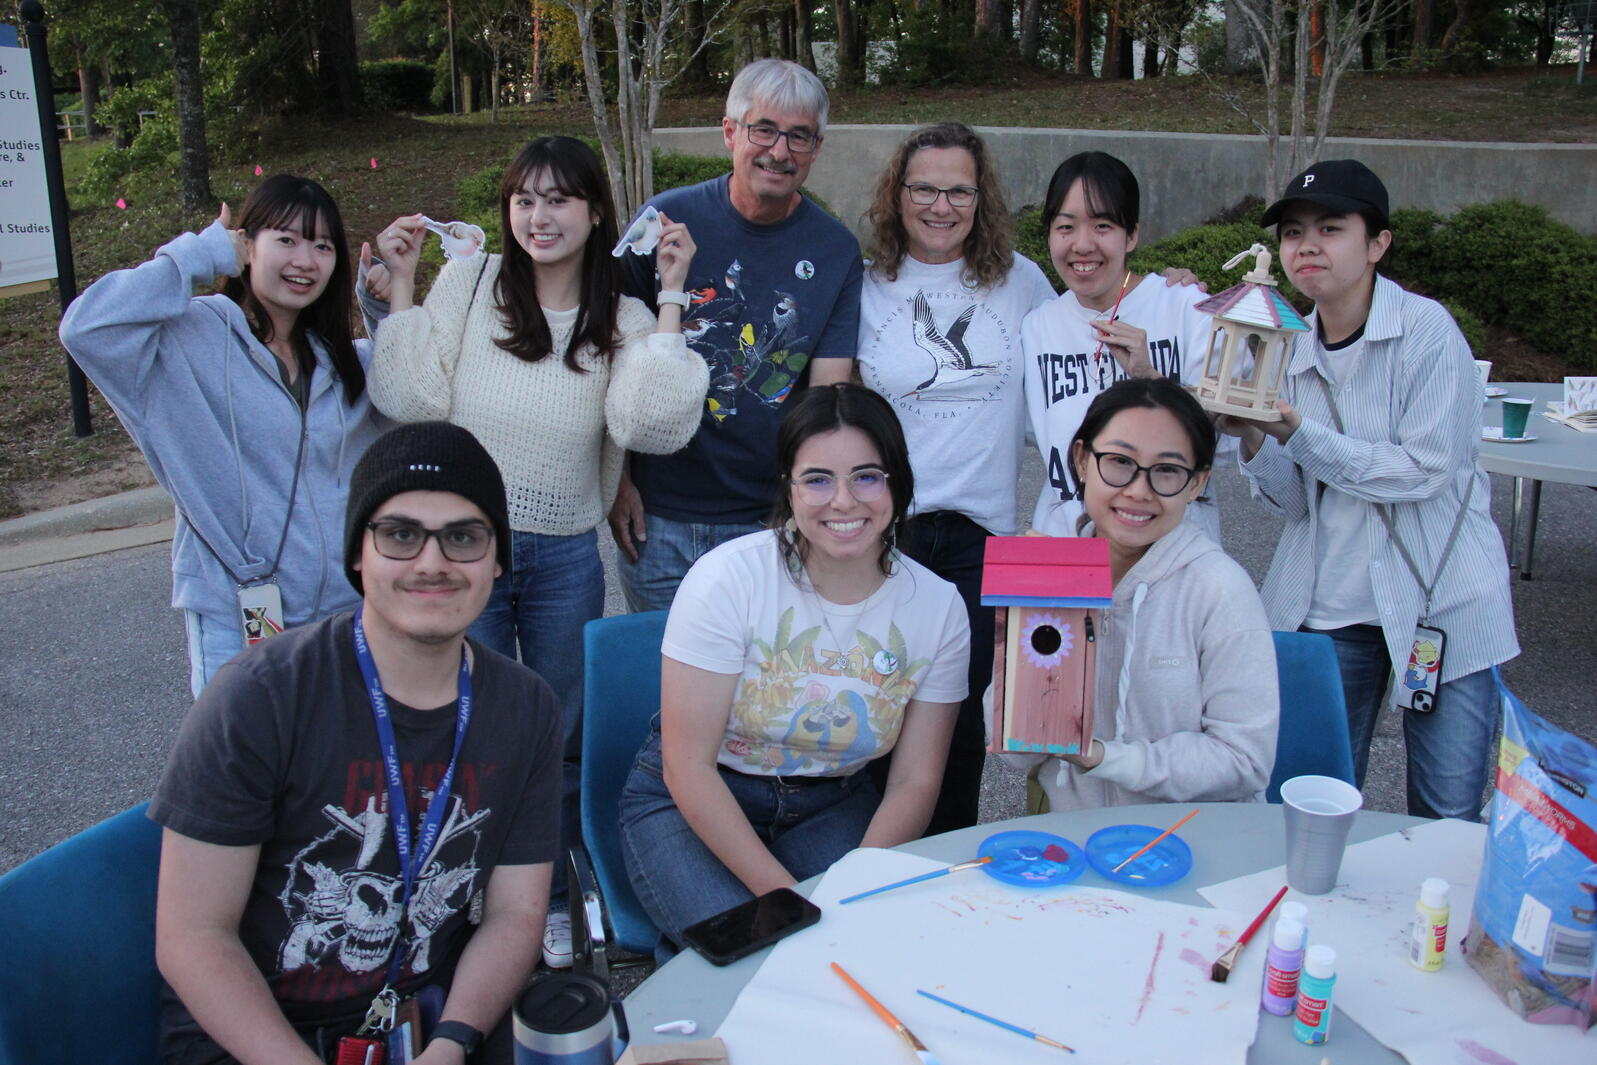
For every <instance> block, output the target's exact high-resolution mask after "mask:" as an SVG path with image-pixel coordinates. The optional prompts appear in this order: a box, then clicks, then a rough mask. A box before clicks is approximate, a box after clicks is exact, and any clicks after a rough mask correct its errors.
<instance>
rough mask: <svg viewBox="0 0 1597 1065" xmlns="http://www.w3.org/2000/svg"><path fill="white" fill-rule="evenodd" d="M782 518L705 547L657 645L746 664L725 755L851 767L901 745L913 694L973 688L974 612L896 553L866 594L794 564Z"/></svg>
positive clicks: (770, 770) (733, 763)
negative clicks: (859, 596) (774, 527)
mask: <svg viewBox="0 0 1597 1065" xmlns="http://www.w3.org/2000/svg"><path fill="white" fill-rule="evenodd" d="M776 536H777V534H776V533H775V532H772V531H766V532H758V533H753V534H751V535H749V536H742V537H739V538H738V539H736V540H733V541H731V542H729V543H726V544H722V545H721V546H720V547H718V548H716V549H715V550H713V551H711V552H709V553H708V554H706V555H705V556H704V557H703V558H701V559H699V561H698V562H697V563H695V564H694V566H693V568H692V569H691V570H689V571H688V575H687V576H686V577H684V578H683V580H682V586H681V587H680V588H679V589H678V590H677V595H676V600H675V601H674V602H673V603H672V604H671V616H670V618H669V620H668V621H667V622H666V627H665V641H664V643H663V645H662V647H661V652H662V653H663V654H664V655H665V656H666V657H667V658H672V659H675V660H676V661H678V662H683V663H685V664H687V665H690V666H695V667H697V668H699V669H703V670H708V671H709V672H711V673H723V674H738V675H740V677H741V679H740V680H739V681H738V686H737V692H736V694H735V695H733V697H732V710H731V713H730V714H729V715H728V717H727V723H726V735H725V736H724V737H723V739H722V741H721V750H720V752H719V753H718V754H717V756H716V760H717V761H718V762H719V763H720V764H721V765H724V766H726V767H727V768H728V769H735V770H737V771H739V772H741V773H759V774H766V775H777V776H846V775H847V774H849V773H852V772H854V771H855V770H857V769H859V768H860V767H862V766H863V765H864V764H865V763H866V762H868V761H870V760H871V759H873V758H877V757H879V756H881V755H883V754H886V753H887V752H888V751H890V750H892V749H893V744H894V743H896V742H897V740H898V730H899V727H900V726H901V725H902V724H903V721H904V706H905V704H907V703H908V702H909V701H910V700H911V699H920V700H923V701H926V702H932V703H957V702H959V701H960V700H962V699H964V698H965V692H966V689H967V683H966V676H965V675H966V673H967V671H968V669H969V662H970V622H969V621H968V620H967V619H966V616H965V607H964V604H963V603H962V602H961V601H960V598H959V593H958V592H956V591H955V590H954V586H953V585H952V584H950V583H948V582H947V581H945V580H943V579H942V578H941V577H938V576H936V575H935V574H933V573H932V572H931V571H930V570H928V569H926V568H925V567H924V566H921V565H920V564H919V563H917V562H915V561H913V560H911V559H908V558H903V557H899V558H896V559H895V560H894V563H893V573H892V575H891V576H890V577H888V578H887V580H886V581H884V582H883V583H882V586H881V587H880V588H878V589H877V590H876V592H875V593H874V594H873V595H871V596H870V597H869V598H868V599H866V600H865V601H864V602H861V603H854V604H851V605H848V606H840V605H838V604H835V603H828V602H823V600H822V599H821V598H820V596H818V595H817V594H816V593H815V591H814V589H813V588H812V587H811V586H810V584H809V581H808V579H807V578H806V577H805V575H804V573H803V572H802V571H800V572H799V573H798V581H797V582H795V581H794V580H793V578H792V577H789V576H788V572H787V563H786V561H785V560H784V559H783V558H782V554H781V551H780V550H779V548H778V546H777V542H776Z"/></svg>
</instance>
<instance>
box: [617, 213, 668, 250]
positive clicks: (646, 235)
mask: <svg viewBox="0 0 1597 1065" xmlns="http://www.w3.org/2000/svg"><path fill="white" fill-rule="evenodd" d="M661 228H662V227H661V223H660V212H659V211H656V210H655V209H654V208H653V207H645V208H644V209H643V213H642V214H640V215H638V217H637V218H635V219H633V221H632V224H631V225H630V226H628V227H627V232H626V236H624V237H622V238H621V240H620V241H619V242H617V244H616V246H615V250H614V251H612V252H611V253H610V254H611V255H614V256H615V257H616V258H617V259H619V258H621V256H623V255H625V254H626V253H627V251H628V249H630V250H631V251H632V254H634V255H647V254H649V253H650V252H651V251H653V250H654V247H655V245H656V244H659V243H660V229H661Z"/></svg>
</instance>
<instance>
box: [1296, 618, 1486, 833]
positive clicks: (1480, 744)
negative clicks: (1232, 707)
mask: <svg viewBox="0 0 1597 1065" xmlns="http://www.w3.org/2000/svg"><path fill="white" fill-rule="evenodd" d="M1303 631H1305V632H1315V631H1323V632H1324V633H1325V635H1327V636H1329V637H1331V639H1332V641H1333V642H1334V643H1335V646H1336V659H1337V664H1338V666H1340V667H1341V673H1342V692H1343V694H1344V695H1345V696H1346V698H1347V716H1348V734H1349V738H1350V739H1351V740H1352V742H1353V774H1354V780H1355V782H1356V783H1357V784H1358V786H1359V787H1360V788H1362V787H1364V774H1365V771H1366V770H1367V769H1368V767H1369V760H1370V740H1371V738H1372V737H1373V736H1374V735H1375V723H1376V721H1377V720H1378V719H1379V718H1380V716H1381V711H1382V709H1384V708H1385V706H1386V705H1387V702H1386V692H1387V686H1388V684H1389V683H1390V681H1391V678H1392V659H1391V656H1390V655H1389V654H1388V653H1387V650H1386V639H1385V636H1384V635H1383V634H1382V632H1381V627H1380V626H1379V625H1349V626H1347V627H1346V628H1341V629H1330V630H1315V629H1304V630H1303ZM1500 716H1501V710H1500V704H1499V700H1498V697H1497V682H1496V681H1495V680H1494V679H1493V678H1492V671H1491V670H1490V669H1489V668H1488V669H1481V670H1477V671H1476V672H1474V673H1469V674H1466V675H1464V676H1462V677H1456V678H1454V679H1453V680H1450V681H1446V682H1444V683H1443V684H1442V686H1441V688H1440V689H1439V691H1438V692H1437V697H1436V709H1435V710H1431V711H1425V712H1422V711H1418V710H1405V711H1403V746H1404V749H1405V753H1406V755H1407V759H1408V812H1409V813H1410V814H1411V815H1413V816H1415V817H1456V818H1458V819H1459V820H1461V821H1479V820H1480V815H1481V801H1482V793H1483V792H1484V791H1485V790H1486V781H1487V777H1488V775H1489V772H1490V769H1491V760H1492V737H1493V735H1494V734H1495V732H1496V729H1497V725H1498V719H1499V717H1500Z"/></svg>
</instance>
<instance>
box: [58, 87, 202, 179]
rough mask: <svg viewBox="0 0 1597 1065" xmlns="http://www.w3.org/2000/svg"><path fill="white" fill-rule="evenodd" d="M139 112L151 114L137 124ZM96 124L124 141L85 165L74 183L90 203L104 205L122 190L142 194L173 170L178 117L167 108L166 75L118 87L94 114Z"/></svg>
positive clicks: (169, 96)
mask: <svg viewBox="0 0 1597 1065" xmlns="http://www.w3.org/2000/svg"><path fill="white" fill-rule="evenodd" d="M141 111H154V112H155V114H154V115H146V116H145V118H144V120H143V123H142V124H141V123H140V120H139V113H140V112H141ZM95 115H96V117H97V118H98V119H99V121H101V122H103V123H105V125H106V126H107V128H109V129H112V130H114V131H115V132H116V133H117V135H118V137H119V138H120V139H124V140H126V141H128V142H129V143H128V146H127V147H126V148H112V149H111V150H109V151H107V152H104V153H102V154H101V155H100V156H99V157H98V158H97V159H95V160H94V162H92V163H90V164H89V166H88V169H87V170H86V171H85V172H84V174H83V180H82V181H81V182H80V183H79V185H78V191H79V193H81V194H82V195H83V196H84V197H86V198H88V199H89V200H94V201H99V202H102V203H104V202H109V201H111V200H113V199H115V198H116V197H118V196H120V195H122V194H124V193H127V192H139V193H142V192H146V191H148V190H149V189H150V188H152V187H153V186H154V185H157V184H159V183H160V182H161V181H162V180H163V179H166V180H169V179H170V178H171V176H172V174H173V173H174V172H175V170H176V166H175V165H173V160H172V156H173V155H174V153H176V151H177V116H176V114H175V113H174V111H173V104H172V78H171V75H165V76H162V77H155V78H148V79H146V80H144V81H141V82H139V83H137V84H136V85H132V86H129V87H127V88H123V89H117V90H115V91H114V92H112V93H111V94H110V95H109V96H107V97H106V98H105V101H104V102H103V103H102V104H101V105H100V107H99V109H98V110H97V111H96V112H95Z"/></svg>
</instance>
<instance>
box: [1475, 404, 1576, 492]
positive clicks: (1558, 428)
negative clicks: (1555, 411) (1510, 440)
mask: <svg viewBox="0 0 1597 1065" xmlns="http://www.w3.org/2000/svg"><path fill="white" fill-rule="evenodd" d="M1492 384H1493V385H1495V386H1496V387H1499V388H1506V389H1508V395H1509V396H1511V397H1512V396H1521V397H1525V398H1529V399H1533V400H1535V401H1536V405H1535V407H1533V408H1532V409H1531V414H1530V420H1529V421H1527V422H1526V423H1525V432H1526V434H1527V435H1530V436H1534V437H1536V439H1535V440H1532V441H1529V442H1527V443H1523V444H1501V443H1496V442H1494V441H1490V440H1482V441H1481V466H1482V468H1484V469H1485V470H1486V472H1487V473H1501V474H1503V475H1505V476H1508V477H1530V478H1532V479H1534V480H1538V481H1558V482H1560V483H1563V484H1584V485H1592V486H1597V433H1583V432H1581V431H1580V430H1578V429H1571V428H1569V427H1568V426H1567V425H1559V424H1558V423H1556V422H1550V421H1548V420H1547V419H1546V418H1543V417H1542V415H1541V412H1542V411H1544V410H1546V409H1547V401H1548V400H1550V399H1558V400H1561V399H1563V398H1564V383H1563V382H1562V381H1560V382H1558V383H1556V384H1521V383H1518V382H1512V381H1508V382H1503V381H1494V382H1492ZM1502 424H1503V400H1502V398H1501V397H1499V398H1497V399H1488V400H1487V401H1486V403H1485V404H1484V405H1483V406H1482V408H1481V425H1482V426H1490V425H1502Z"/></svg>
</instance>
